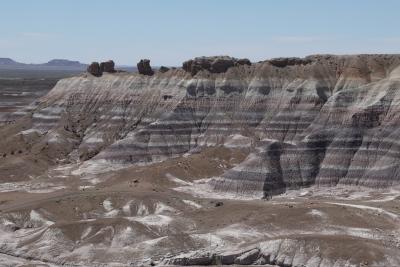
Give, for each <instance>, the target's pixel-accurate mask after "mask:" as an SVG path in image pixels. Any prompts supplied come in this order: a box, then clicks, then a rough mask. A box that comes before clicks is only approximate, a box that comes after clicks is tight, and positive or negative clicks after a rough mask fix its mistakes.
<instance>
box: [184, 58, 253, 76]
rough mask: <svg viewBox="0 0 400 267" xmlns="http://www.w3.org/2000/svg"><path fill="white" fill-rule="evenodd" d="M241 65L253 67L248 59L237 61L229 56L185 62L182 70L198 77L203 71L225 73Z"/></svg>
mask: <svg viewBox="0 0 400 267" xmlns="http://www.w3.org/2000/svg"><path fill="white" fill-rule="evenodd" d="M239 65H251V62H250V60H248V59H245V58H244V59H237V58H234V57H228V56H215V57H196V58H194V59H190V60H188V61H185V62H183V64H182V68H183V69H184V70H185V71H187V72H190V74H192V75H196V74H197V73H198V72H199V71H201V70H207V71H209V72H211V73H224V72H226V71H227V70H228V69H229V68H231V67H234V66H239Z"/></svg>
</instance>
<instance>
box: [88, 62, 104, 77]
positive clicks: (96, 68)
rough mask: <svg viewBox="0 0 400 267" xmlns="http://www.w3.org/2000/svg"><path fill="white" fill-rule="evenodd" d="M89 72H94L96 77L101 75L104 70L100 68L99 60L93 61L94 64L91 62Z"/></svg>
mask: <svg viewBox="0 0 400 267" xmlns="http://www.w3.org/2000/svg"><path fill="white" fill-rule="evenodd" d="M87 72H89V73H90V74H92V75H93V76H96V77H99V76H101V74H102V72H101V69H100V64H99V62H92V64H90V65H89V66H88V67H87Z"/></svg>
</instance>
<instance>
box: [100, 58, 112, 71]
mask: <svg viewBox="0 0 400 267" xmlns="http://www.w3.org/2000/svg"><path fill="white" fill-rule="evenodd" d="M114 67H115V63H114V61H112V60H109V61H106V62H101V64H100V71H101V73H103V72H110V73H113V72H115V69H114Z"/></svg>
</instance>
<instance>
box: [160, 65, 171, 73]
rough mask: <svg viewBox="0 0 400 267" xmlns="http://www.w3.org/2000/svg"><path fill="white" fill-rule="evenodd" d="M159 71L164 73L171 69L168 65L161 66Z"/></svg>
mask: <svg viewBox="0 0 400 267" xmlns="http://www.w3.org/2000/svg"><path fill="white" fill-rule="evenodd" d="M159 71H160V72H161V73H164V72H167V71H169V68H167V67H165V66H161V67H160V69H159Z"/></svg>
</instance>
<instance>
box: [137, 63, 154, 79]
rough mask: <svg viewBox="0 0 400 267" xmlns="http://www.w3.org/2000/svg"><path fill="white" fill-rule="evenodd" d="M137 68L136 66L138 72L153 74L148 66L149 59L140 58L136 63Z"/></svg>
mask: <svg viewBox="0 0 400 267" xmlns="http://www.w3.org/2000/svg"><path fill="white" fill-rule="evenodd" d="M137 68H138V72H139V73H140V74H143V75H148V76H151V75H153V74H154V71H153V69H152V68H151V66H150V60H149V59H141V60H140V61H139V62H138V63H137Z"/></svg>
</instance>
